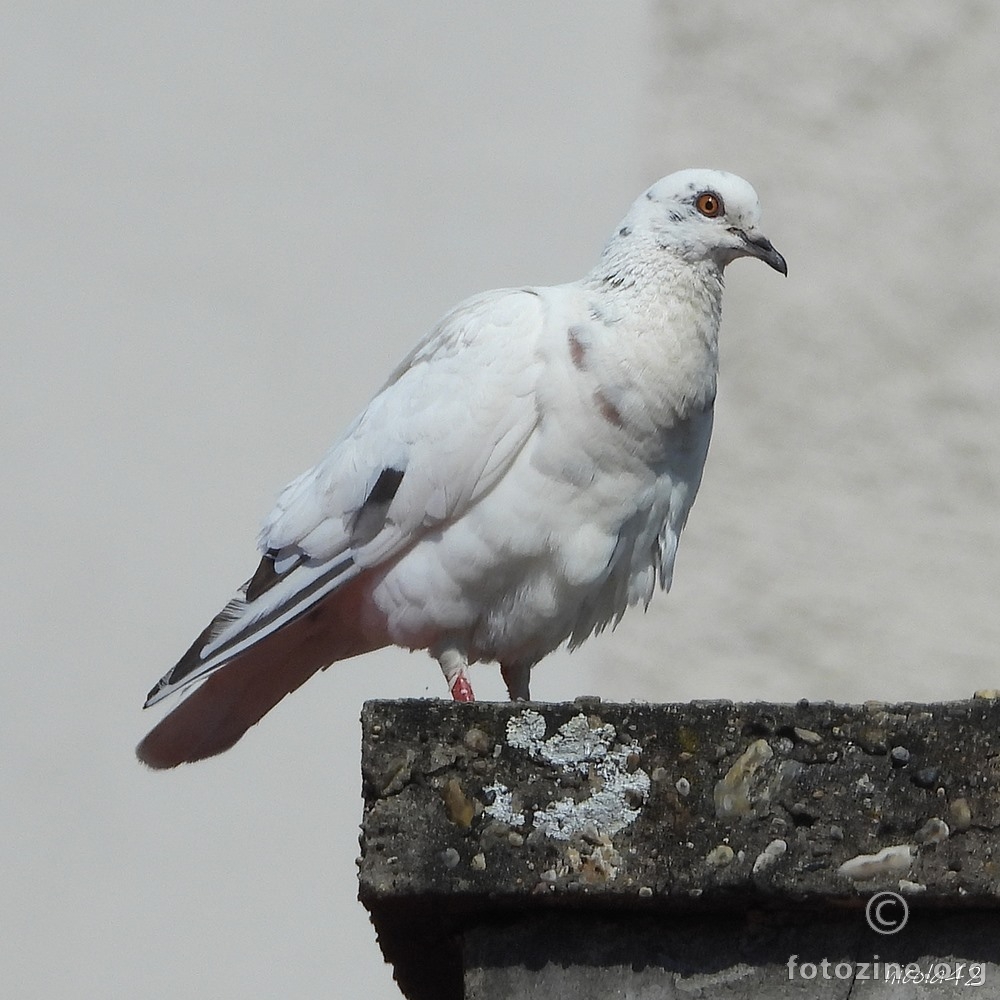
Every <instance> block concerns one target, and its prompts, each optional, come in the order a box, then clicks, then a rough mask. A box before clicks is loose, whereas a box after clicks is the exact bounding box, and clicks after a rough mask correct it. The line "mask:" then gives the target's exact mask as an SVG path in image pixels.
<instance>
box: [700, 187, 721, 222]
mask: <svg viewBox="0 0 1000 1000" xmlns="http://www.w3.org/2000/svg"><path fill="white" fill-rule="evenodd" d="M694 207H695V208H697V209H698V211H699V212H701V214H702V215H704V216H705V217H706V218H707V219H714V218H715V217H716V216H718V215H721V214H722V199H721V198H720V197H719V196H718V195H717V194H713V193H712V192H711V191H704V192H703V193H702V194H700V195H698V200H697V201H696V202H695V203H694Z"/></svg>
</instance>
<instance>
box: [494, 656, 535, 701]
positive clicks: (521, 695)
mask: <svg viewBox="0 0 1000 1000" xmlns="http://www.w3.org/2000/svg"><path fill="white" fill-rule="evenodd" d="M500 676H501V677H503V680H504V683H505V684H506V685H507V694H509V695H510V700H511V701H530V699H531V695H529V694H528V682H529V681H530V680H531V664H528V663H501V664H500Z"/></svg>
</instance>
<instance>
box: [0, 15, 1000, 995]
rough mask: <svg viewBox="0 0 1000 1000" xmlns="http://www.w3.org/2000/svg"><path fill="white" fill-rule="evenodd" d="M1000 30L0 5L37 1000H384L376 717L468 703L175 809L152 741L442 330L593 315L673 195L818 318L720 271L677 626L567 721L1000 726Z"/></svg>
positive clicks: (16, 690) (289, 733) (21, 679)
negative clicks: (688, 706)
mask: <svg viewBox="0 0 1000 1000" xmlns="http://www.w3.org/2000/svg"><path fill="white" fill-rule="evenodd" d="M998 33H1000V10H998V9H997V8H996V7H995V5H990V4H987V3H978V4H977V3H957V4H952V5H945V4H938V3H933V4H931V3H914V4H907V5H900V4H897V3H893V2H890V0H880V2H872V3H868V4H865V5H863V6H862V5H839V6H837V5H809V6H806V5H801V4H794V3H791V2H773V0H768V2H766V3H765V2H763V0H753V2H743V3H741V4H739V5H729V4H722V3H719V2H706V3H702V4H698V5H693V4H689V3H680V2H676V3H675V2H670V3H660V4H639V3H623V4H615V5H611V4H604V3H596V2H587V3H579V2H574V3H566V2H558V3H547V4H544V5H541V4H533V3H512V4H506V5H504V6H503V7H502V8H498V7H497V6H489V7H487V6H481V5H475V6H471V5H467V4H464V3H458V2H455V3H447V4H445V3H435V4H433V5H429V4H423V5H417V4H406V5H404V4H389V3H381V4H380V3H374V4H368V5H365V6H363V7H359V6H358V5H355V4H345V3H332V4H309V3H304V2H297V0H292V2H287V3H284V4H282V5H280V6H277V5H275V6H265V5H259V4H237V3H233V2H228V3H217V4H212V5H203V4H182V3H175V4H170V5H160V4H151V3H139V4H137V3H132V2H130V3H123V2H121V3H105V4H102V5H99V6H96V5H77V4H71V3H68V2H67V3H49V4H46V3H33V4H16V3H15V4H13V5H6V6H5V8H4V12H3V13H2V14H0V86H2V110H0V116H2V118H0V122H2V124H0V128H2V133H0V135H2V145H0V255H2V257H0V283H2V289H3V293H2V295H0V310H2V314H0V324H2V329H3V337H4V344H5V350H4V352H3V364H2V371H0V379H2V384H0V398H2V400H3V407H4V420H3V429H2V431H0V435H2V446H3V454H2V456H0V457H2V462H3V477H2V480H0V491H2V492H0V496H2V501H0V502H2V505H3V507H2V511H0V513H2V515H3V524H4V525H5V527H6V532H5V535H6V537H5V539H4V554H5V566H4V573H3V578H4V581H5V583H4V599H3V601H2V604H0V607H2V613H3V616H4V620H3V622H2V623H0V624H2V629H3V635H4V637H5V639H6V645H7V653H6V657H5V664H4V669H3V671H2V673H0V704H2V712H3V726H2V729H0V752H2V759H3V768H2V772H0V796H2V799H0V800H2V802H3V803H4V815H3V822H2V826H0V860H2V867H0V882H2V884H0V900H2V903H0V907H2V910H3V913H2V923H3V927H4V931H3V934H2V935H0V969H2V970H3V971H2V977H3V982H4V991H5V993H9V995H11V996H17V997H19V998H21V1000H27V998H34V997H38V998H46V1000H50V998H52V997H62V996H73V997H94V998H107V997H117V996H142V997H148V998H160V997H163V998H166V997H171V998H174V997H177V996H199V997H213V998H216V997H217V998H238V997H239V998H243V997H269V996H282V997H296V998H298V997H328V996H342V997H354V996H360V995H365V996H369V997H375V998H382V997H386V998H388V997H392V996H394V995H396V994H395V989H394V987H393V986H392V983H391V979H390V974H389V971H388V969H386V968H384V967H383V966H382V965H381V960H380V956H379V953H378V951H377V948H376V945H375V943H374V940H373V935H372V933H371V931H370V928H369V927H368V924H367V919H366V916H365V914H364V912H363V910H362V909H361V907H360V905H359V904H357V903H356V902H355V899H354V897H355V891H356V888H355V868H354V863H353V861H354V857H355V855H356V853H357V843H356V825H357V822H358V819H359V816H360V800H359V794H358V788H359V777H358V738H359V730H358V723H357V717H358V713H359V710H360V706H361V703H362V701H363V700H364V699H366V698H375V697H391V696H418V697H420V696H431V697H439V696H441V695H442V694H444V685H443V681H442V679H441V677H440V675H439V672H438V669H437V667H436V666H435V665H434V664H433V663H432V662H431V661H429V660H428V659H427V658H426V657H425V656H423V654H415V655H409V654H406V653H403V652H400V651H396V650H393V651H386V652H384V653H380V654H376V655H372V656H369V657H367V658H365V659H363V660H358V661H355V662H352V663H348V664H341V665H339V666H337V667H335V668H333V669H332V670H330V671H329V672H327V673H326V674H323V675H321V676H320V677H318V678H316V679H315V680H313V681H311V682H310V683H309V684H308V686H307V687H306V689H304V690H303V691H302V692H300V693H299V694H298V695H296V696H295V697H293V698H291V699H289V700H288V701H287V702H285V703H283V704H282V705H281V706H280V708H279V709H278V710H276V711H275V712H274V713H272V715H271V716H269V717H268V719H267V720H266V721H265V722H264V723H263V724H262V725H261V726H260V727H259V728H258V729H257V730H255V731H254V732H252V734H251V735H250V736H248V737H247V738H246V739H245V740H244V742H243V743H241V744H240V745H239V747H238V748H236V749H235V750H234V751H232V752H230V753H229V754H227V755H225V756H224V757H222V758H219V759H217V760H215V761H211V762H208V763H205V764H201V765H198V766H194V767H188V768H184V769H181V770H180V771H177V772H174V773H169V774H152V773H149V772H147V771H144V770H143V769H142V768H140V767H139V766H138V765H137V764H136V763H135V761H134V759H133V758H132V745H133V744H134V743H135V741H136V740H137V739H138V738H139V736H141V734H142V733H143V732H144V731H145V729H146V728H147V727H148V725H149V724H150V723H152V722H153V721H155V718H156V717H157V715H156V714H154V713H153V712H150V713H145V714H144V713H141V712H140V711H139V706H140V704H141V702H142V698H143V696H144V694H145V692H146V690H147V689H148V688H149V687H150V686H151V684H152V683H153V682H154V681H155V680H156V679H157V678H158V677H159V676H160V674H161V673H163V671H164V670H166V669H167V668H168V667H169V666H171V665H172V663H173V661H174V660H175V659H176V657H177V656H178V655H179V654H180V653H181V652H183V650H184V649H185V648H186V646H187V645H188V643H189V642H190V640H191V639H192V638H193V637H194V635H196V634H197V632H198V631H199V630H200V629H201V628H202V626H203V625H204V624H205V622H206V621H207V620H208V618H209V617H210V616H211V615H212V614H213V613H214V612H215V611H216V610H217V609H218V608H219V607H220V606H221V605H222V603H223V602H224V601H225V600H226V598H227V597H228V595H229V593H230V591H231V590H232V589H233V588H234V587H235V586H236V585H237V584H238V583H240V582H241V581H242V580H243V579H244V578H245V577H246V576H247V575H248V574H249V573H250V572H251V571H252V569H253V567H254V563H255V552H254V547H253V546H254V539H255V533H256V529H257V525H258V523H259V521H260V519H261V517H262V516H263V515H264V514H265V513H266V512H267V510H268V509H269V506H270V504H271V502H272V501H273V498H274V496H275V495H276V494H277V492H278V490H279V489H280V487H281V486H283V485H284V483H285V482H287V481H288V480H289V479H291V478H292V477H293V476H294V475H295V474H297V473H298V472H300V471H301V470H302V469H304V468H305V467H306V466H308V465H310V464H311V463H312V462H313V461H315V460H316V459H317V458H318V457H319V455H320V454H321V453H322V451H323V450H324V449H325V448H326V446H327V444H328V443H329V441H330V440H331V439H332V438H333V436H334V435H335V434H336V433H337V432H338V431H339V430H340V429H341V428H342V427H343V426H344V425H345V423H346V422H347V421H348V420H349V419H350V418H351V417H352V416H353V415H354V413H355V412H356V411H357V410H358V409H359V408H360V407H361V406H362V405H363V404H364V402H365V401H366V400H367V398H368V397H369V396H370V394H371V392H372V391H374V389H375V388H377V386H378V385H379V384H380V382H381V380H382V379H383V377H384V376H385V375H386V374H387V372H388V371H389V369H390V368H391V367H392V366H393V365H394V364H395V362H396V361H397V360H398V358H399V357H400V356H401V355H402V354H404V353H405V351H406V350H407V349H408V348H409V346H410V345H412V343H413V342H414V341H415V340H416V339H417V338H418V337H420V336H421V335H422V334H423V333H424V332H425V331H426V330H427V329H428V328H429V327H430V325H431V324H432V323H433V322H434V320H435V319H436V318H437V317H438V316H439V315H440V314H441V313H442V312H443V311H444V310H445V309H446V308H448V307H449V306H450V305H452V304H453V303H454V302H456V301H457V300H458V299H460V298H462V297H463V296H465V295H468V294H470V293H473V292H475V291H478V290H481V289H483V288H488V287H493V286H500V285H508V284H517V283H537V284H541V283H550V282H558V281H563V280H569V279H573V278H576V277H578V276H580V275H581V274H582V273H583V272H584V271H585V270H587V269H588V268H589V267H590V266H591V264H592V263H593V261H594V260H595V257H596V254H597V252H598V251H599V249H600V246H601V244H602V243H603V241H604V239H605V238H606V236H607V235H608V234H609V233H610V231H611V229H612V227H613V226H614V224H615V223H616V222H617V221H618V219H619V218H620V217H621V216H622V215H623V214H624V212H625V210H626V208H627V207H628V205H629V203H630V202H631V200H632V199H633V197H635V195H636V194H638V193H639V191H641V190H642V188H643V187H644V186H646V185H647V184H648V183H650V182H652V181H653V180H655V179H656V178H657V177H659V176H661V175H662V174H665V173H668V172H670V171H671V170H674V169H678V168H681V167H686V166H716V167H721V168H725V169H729V170H733V171H736V172H737V173H741V174H743V175H744V176H746V177H747V178H749V179H750V180H751V182H752V183H753V184H754V185H755V186H756V187H757V189H758V191H759V193H760V195H761V199H762V202H763V205H764V223H765V226H764V228H765V231H766V232H767V233H768V235H769V236H770V237H771V238H772V239H773V241H774V242H775V244H776V245H777V246H778V248H779V249H780V250H781V251H782V252H783V253H784V254H785V255H786V257H787V258H788V261H789V269H790V277H789V278H788V279H787V280H783V279H781V278H780V277H779V276H778V275H776V274H774V273H773V272H771V271H769V270H767V269H766V268H763V267H761V266H760V265H758V264H755V263H754V262H746V261H745V262H738V263H737V264H736V265H735V266H734V267H733V268H731V269H730V272H729V288H728V290H727V301H726V316H725V320H724V328H723V348H722V354H723V359H722V361H723V373H722V379H721V389H720V398H719V405H718V415H717V423H716V432H715V440H714V443H713V446H712V451H711V454H710V456H709V463H708V469H707V472H706V476H705V480H704V484H703V489H702V494H701V496H700V498H699V500H698V503H697V504H696V506H695V508H694V512H693V514H692V517H691V521H690V524H689V527H688V531H687V533H686V535H685V537H684V540H683V542H682V544H681V550H680V556H679V560H678V566H677V575H676V583H675V590H674V592H673V593H672V594H671V595H670V597H669V598H663V597H662V596H661V597H658V599H656V600H654V603H653V606H652V608H651V609H650V611H649V613H648V614H647V615H645V616H643V615H641V614H639V613H632V614H631V615H630V616H628V617H627V618H626V619H625V621H624V623H623V624H622V626H621V627H620V628H619V629H618V631H617V633H616V634H614V635H607V636H602V637H600V638H599V639H596V640H592V641H591V642H590V643H588V644H587V645H586V646H585V647H584V648H583V649H581V650H580V651H578V652H577V653H576V654H574V655H572V656H569V655H567V654H564V653H557V654H555V655H553V656H552V657H551V658H550V660H548V661H546V662H545V663H544V664H543V665H542V666H541V667H540V668H539V669H538V670H537V671H536V672H535V678H534V682H533V693H534V694H535V695H536V696H537V697H539V698H542V699H565V698H571V697H573V696H575V695H579V694H583V693H592V694H599V695H601V696H602V697H604V698H607V699H625V700H627V699H630V698H636V699H650V700H681V699H688V698H693V697H730V698H755V697H767V698H779V699H785V700H795V699H798V698H800V697H808V698H812V699H820V698H838V699H844V700H854V701H859V700H864V699H868V698H922V699H932V698H958V697H964V696H967V695H969V694H970V693H971V692H972V691H973V690H974V689H975V688H979V687H992V686H994V685H998V683H1000V678H998V677H997V669H996V655H995V654H996V649H997V647H998V645H1000V616H998V615H997V612H996V603H997V594H998V592H1000V518H998V517H997V508H998V506H1000V444H998V441H1000V416H998V413H997V407H996V406H995V405H993V404H994V399H995V396H996V385H997V378H998V374H1000V346H998V338H997V332H996V325H997V314H998V311H1000V290H998V285H997V281H996V278H995V275H994V271H995V266H996V260H997V259H998V256H1000V255H998V251H1000V204H998V201H997V195H996V190H997V183H996V180H997V178H996V170H995V166H994V164H995V163H996V161H997V155H998V145H1000V144H998V138H997V121H996V111H995V109H996V107H997V102H998V98H1000V94H998V89H1000V87H998V79H997V71H996V58H995V39H996V37H997V36H998ZM473 682H474V684H475V686H476V689H477V691H478V693H479V695H480V697H499V696H500V695H501V693H502V690H503V689H502V685H501V683H500V681H499V679H498V678H497V677H496V676H495V671H494V670H493V669H492V668H485V667H479V668H476V669H475V670H474V672H473Z"/></svg>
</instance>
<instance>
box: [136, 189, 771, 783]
mask: <svg viewBox="0 0 1000 1000" xmlns="http://www.w3.org/2000/svg"><path fill="white" fill-rule="evenodd" d="M759 217H760V207H759V202H758V198H757V195H756V193H755V191H754V189H753V188H752V187H751V186H750V184H749V183H748V182H747V181H745V180H743V179H742V178H740V177H737V176H735V175H733V174H730V173H724V172H722V171H717V170H703V169H696V170H682V171H680V172H678V173H673V174H670V175H669V176H667V177H664V178H663V179H661V180H659V181H657V182H656V183H655V184H654V185H653V186H652V187H650V188H649V189H648V190H647V191H645V192H644V193H643V194H642V195H640V197H639V198H638V199H637V200H636V201H635V203H634V204H633V205H632V207H631V208H630V209H629V211H628V214H627V215H626V216H625V218H624V219H623V220H622V222H621V224H620V225H619V226H618V227H617V229H616V230H615V232H614V234H613V235H612V237H611V239H610V240H609V241H608V243H607V244H606V246H605V247H604V250H603V252H602V254H601V257H600V260H599V261H598V263H597V265H596V267H595V268H594V269H593V270H592V271H591V272H590V273H589V274H588V275H587V276H586V277H584V278H582V279H581V280H579V281H574V282H571V283H569V284H563V285H555V286H551V287H523V288H506V289H500V290H496V291H489V292H484V293H483V294H480V295H476V296H473V297H472V298H469V299H467V300H465V301H464V302H462V303H460V304H459V305H458V306H456V307H455V308H454V309H452V310H451V312H449V313H448V314H447V315H446V316H445V317H444V318H443V319H442V320H441V321H440V322H439V323H438V324H437V326H436V327H435V328H434V329H433V330H432V331H431V332H430V334H429V335H428V336H427V337H425V338H424V339H423V340H422V341H421V342H420V343H419V344H417V346H416V347H415V348H414V349H413V350H412V351H411V352H410V354H409V355H408V356H407V357H406V358H405V359H404V360H403V361H402V363H401V364H400V365H399V367H398V368H396V370H395V371H394V372H393V373H392V375H391V376H390V377H389V379H388V381H387V382H386V383H385V385H384V386H383V387H382V389H381V390H380V391H379V392H378V393H377V394H376V395H375V397H374V398H373V399H372V401H371V402H370V403H369V404H368V406H367V408H366V409H365V410H364V411H363V412H362V413H361V414H360V416H358V417H357V419H355V420H354V422H353V423H352V424H351V425H350V426H349V427H348V428H347V430H346V431H345V432H344V433H343V434H342V435H341V437H340V438H339V439H338V440H337V441H336V442H335V443H334V445H333V446H332V447H331V448H330V450H329V451H328V452H327V454H326V456H325V457H324V458H323V459H322V460H321V461H320V462H319V463H318V464H317V465H315V466H314V467H313V468H311V469H309V470H308V471H307V472H305V473H303V474H302V475H301V476H299V477H298V478H297V479H295V480H294V481H293V482H292V483H290V484H289V485H288V486H287V487H286V488H285V489H284V491H283V492H282V493H281V494H280V496H279V498H278V500H277V504H276V506H275V508H274V510H273V511H272V512H271V514H270V516H269V517H268V518H267V519H266V521H265V523H264V526H263V528H262V530H261V533H260V539H259V546H260V550H261V553H262V555H261V559H260V564H259V566H258V567H257V570H256V572H255V573H254V574H253V576H252V577H251V578H250V579H249V580H248V581H247V582H246V583H245V584H244V585H243V586H242V587H240V588H239V591H238V592H237V594H236V596H235V597H234V598H233V599H232V600H231V601H230V602H229V603H228V604H227V605H226V607H225V608H223V610H222V611H221V612H220V613H219V614H218V615H217V616H216V618H215V619H214V620H213V621H212V622H211V624H210V625H209V626H208V627H207V628H206V629H205V631H204V632H202V634H201V635H200V636H198V638H197V639H196V640H195V642H194V643H193V645H192V646H191V648H190V649H189V650H188V651H187V653H185V654H184V656H183V657H182V658H181V660H180V661H179V662H178V663H177V665H176V666H175V667H174V668H173V669H172V670H170V671H169V672H168V673H167V674H166V675H165V676H164V677H163V678H162V680H160V681H159V683H158V684H157V685H156V687H154V688H153V690H152V691H151V692H150V693H149V697H148V699H147V701H146V706H145V707H148V706H150V705H154V704H156V703H157V702H159V701H161V700H162V699H163V698H166V697H167V696H168V695H170V694H171V693H173V692H175V691H177V690H179V689H182V688H187V687H188V686H189V685H194V684H195V682H197V681H201V683H200V684H199V685H198V686H196V687H194V689H193V690H192V691H191V692H190V693H189V694H188V696H187V697H186V698H184V699H183V700H181V701H180V702H179V704H178V705H177V706H176V707H175V708H174V709H173V710H172V711H171V712H170V713H169V714H168V715H166V716H165V717H164V718H163V719H162V720H161V721H160V722H159V723H158V724H157V725H156V726H155V727H154V728H153V729H152V730H151V731H150V732H149V734H148V735H147V736H146V737H145V738H144V739H143V740H142V742H141V743H140V744H139V746H138V748H137V751H136V752H137V755H138V757H139V759H140V760H141V761H143V762H144V763H145V764H147V765H149V766H150V767H153V768H170V767H174V766H176V765H178V764H181V763H184V762H189V761H195V760H201V759H203V758H206V757H210V756H212V755H214V754H218V753H221V752H222V751H224V750H227V749H229V748H230V747H231V746H233V744H234V743H236V741H237V740H239V739H240V738H241V737H242V736H243V735H244V733H246V731H247V730H248V729H249V728H250V727H251V726H253V725H254V724H256V723H257V722H258V721H260V719H261V718H262V717H263V716H264V715H265V714H266V713H267V712H269V711H270V710H271V709H272V708H273V707H274V706H275V705H276V704H277V703H278V702H279V701H280V700H281V699H282V698H284V697H285V695H287V694H289V693H290V692H292V691H294V690H296V689H297V688H298V687H299V686H300V685H302V684H303V683H304V682H305V681H306V680H308V678H309V677H311V676H312V675H313V674H314V673H316V672H317V671H319V670H321V669H325V668H326V667H328V666H330V665H331V664H332V663H334V662H336V661H339V660H345V659H348V658H349V657H353V656H358V655H360V654H362V653H367V652H370V651H371V650H375V649H379V648H381V647H383V646H388V645H397V646H400V647H403V648H405V649H409V650H415V649H426V650H427V651H428V652H429V653H430V655H431V656H432V657H434V658H435V659H436V660H437V661H438V663H439V664H440V667H441V670H442V671H443V673H444V676H445V679H446V681H447V684H448V688H449V691H450V693H451V696H452V697H453V698H454V699H455V700H456V701H472V700H473V692H472V686H471V683H470V681H469V677H468V673H467V667H468V666H469V664H471V663H475V662H478V661H491V662H496V663H498V664H499V666H500V671H501V674H502V676H503V679H504V682H505V684H506V687H507V690H508V692H509V694H510V697H511V699H512V700H520V699H528V697H529V677H530V673H531V669H532V667H534V665H535V664H536V663H538V662H539V661H540V660H541V659H542V658H543V657H544V656H546V655H547V654H548V653H550V652H552V651H553V650H554V649H556V648H557V647H559V646H561V645H562V644H563V643H566V644H567V645H568V646H569V648H574V647H576V646H577V645H579V644H580V643H582V642H583V641H584V640H585V639H586V638H587V637H588V636H590V635H592V634H594V633H598V632H600V631H602V630H603V629H604V628H606V627H607V626H609V625H612V626H613V625H616V624H617V623H618V622H619V620H620V619H621V617H622V615H623V614H624V613H625V611H626V610H627V609H628V608H629V607H631V606H634V605H637V604H642V605H644V606H646V605H648V603H649V601H650V598H651V597H652V595H653V592H654V590H655V588H656V584H657V583H659V586H660V588H662V589H663V590H667V589H669V587H670V582H671V577H672V574H673V566H674V557H675V555H676V552H677V543H678V539H679V537H680V534H681V531H682V529H683V528H684V525H685V522H686V521H687V517H688V512H689V511H690V509H691V505H692V503H693V502H694V499H695V494H696V493H697V491H698V486H699V484H700V482H701V476H702V468H703V466H704V463H705V456H706V453H707V450H708V443H709V437H710V435H711V430H712V412H713V405H714V401H715V393H716V380H717V373H718V334H719V324H720V319H721V311H722V289H723V271H724V270H725V268H726V266H727V265H728V264H729V263H731V262H732V261H733V260H735V259H736V258H738V257H756V258H757V259H758V260H762V261H764V263H766V264H768V265H769V266H770V267H772V268H774V269H775V270H777V271H779V272H780V273H781V274H787V273H788V271H787V266H786V264H785V260H784V258H783V257H782V256H781V254H780V253H778V251H777V250H775V248H774V247H773V246H772V244H771V242H770V241H769V240H768V239H767V238H766V237H765V236H764V235H763V233H762V232H761V231H760V229H759V228H758V225H759Z"/></svg>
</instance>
